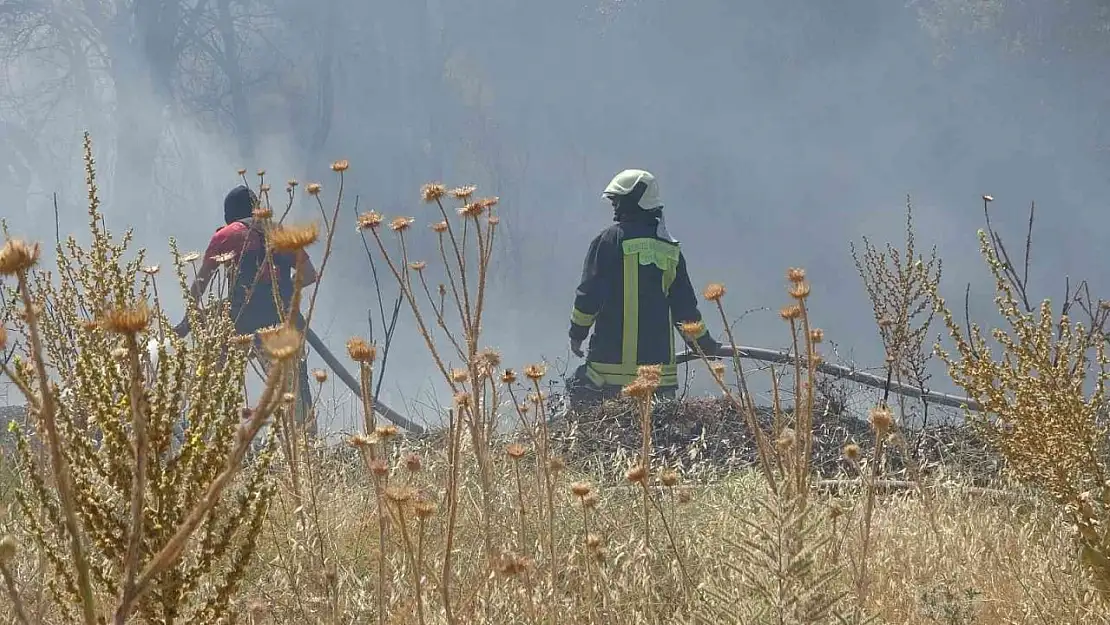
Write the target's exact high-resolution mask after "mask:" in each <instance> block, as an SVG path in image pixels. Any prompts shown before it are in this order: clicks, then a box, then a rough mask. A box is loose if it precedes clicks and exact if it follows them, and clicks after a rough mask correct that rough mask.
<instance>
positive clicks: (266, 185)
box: [258, 182, 270, 193]
mask: <svg viewBox="0 0 1110 625" xmlns="http://www.w3.org/2000/svg"><path fill="white" fill-rule="evenodd" d="M258 191H259V193H269V192H270V183H268V182H264V183H262V184H261V185H259V187H258Z"/></svg>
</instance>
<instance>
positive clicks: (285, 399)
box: [281, 391, 297, 406]
mask: <svg viewBox="0 0 1110 625" xmlns="http://www.w3.org/2000/svg"><path fill="white" fill-rule="evenodd" d="M295 401H297V396H296V395H294V394H293V393H290V392H288V391H286V392H284V393H282V394H281V403H283V404H285V405H286V406H289V405H292V404H293V402H295Z"/></svg>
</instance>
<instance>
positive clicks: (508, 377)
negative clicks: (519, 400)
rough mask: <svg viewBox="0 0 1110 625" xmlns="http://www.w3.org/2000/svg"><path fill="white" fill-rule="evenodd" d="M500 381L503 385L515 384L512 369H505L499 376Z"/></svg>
mask: <svg viewBox="0 0 1110 625" xmlns="http://www.w3.org/2000/svg"><path fill="white" fill-rule="evenodd" d="M501 381H502V382H504V383H505V384H512V383H514V382H516V372H515V371H513V370H512V369H505V371H504V372H503V373H502V374H501Z"/></svg>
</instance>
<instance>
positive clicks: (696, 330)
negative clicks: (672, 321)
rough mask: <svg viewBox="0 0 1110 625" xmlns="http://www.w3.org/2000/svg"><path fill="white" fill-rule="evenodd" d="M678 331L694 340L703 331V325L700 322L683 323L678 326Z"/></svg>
mask: <svg viewBox="0 0 1110 625" xmlns="http://www.w3.org/2000/svg"><path fill="white" fill-rule="evenodd" d="M678 330H679V331H680V332H682V334H683V335H684V336H686V337H687V338H694V337H696V336H700V335H701V333H702V332H704V331H705V324H704V323H703V322H701V321H683V322H682V323H680V324H679V325H678Z"/></svg>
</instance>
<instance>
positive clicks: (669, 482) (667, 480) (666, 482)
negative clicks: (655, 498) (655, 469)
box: [659, 471, 678, 488]
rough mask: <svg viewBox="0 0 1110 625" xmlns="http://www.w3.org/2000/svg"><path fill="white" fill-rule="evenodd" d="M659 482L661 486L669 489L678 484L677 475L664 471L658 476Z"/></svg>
mask: <svg viewBox="0 0 1110 625" xmlns="http://www.w3.org/2000/svg"><path fill="white" fill-rule="evenodd" d="M659 481H660V482H662V483H663V486H666V487H667V488H671V487H672V486H674V485H676V484H678V473H675V472H674V471H664V472H663V474H662V475H660V476H659Z"/></svg>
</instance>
